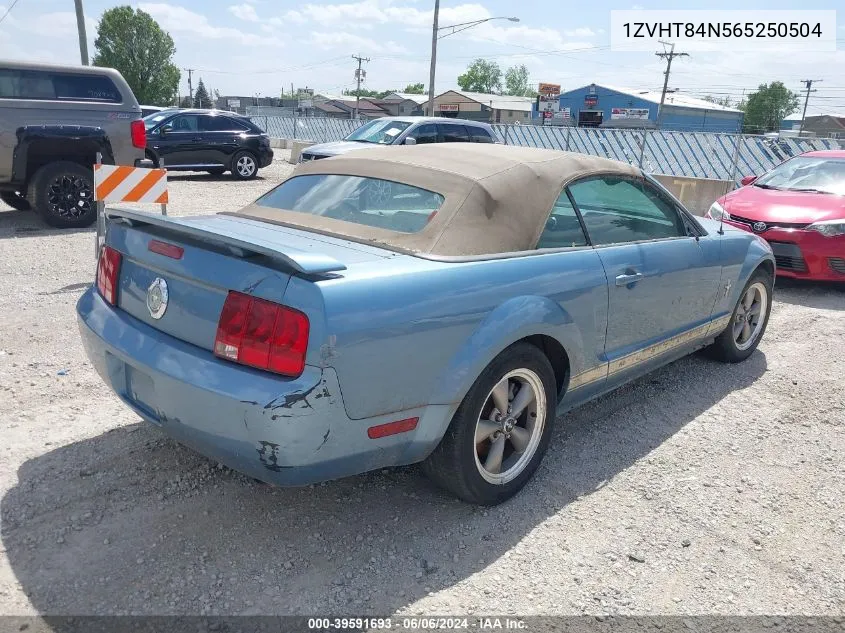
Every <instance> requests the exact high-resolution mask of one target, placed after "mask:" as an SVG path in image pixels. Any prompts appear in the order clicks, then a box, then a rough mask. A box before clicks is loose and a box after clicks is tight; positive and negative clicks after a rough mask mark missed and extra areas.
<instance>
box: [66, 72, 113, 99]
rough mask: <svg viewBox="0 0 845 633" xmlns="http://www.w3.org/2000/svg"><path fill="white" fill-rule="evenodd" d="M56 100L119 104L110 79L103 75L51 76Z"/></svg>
mask: <svg viewBox="0 0 845 633" xmlns="http://www.w3.org/2000/svg"><path fill="white" fill-rule="evenodd" d="M53 86H54V87H55V89H56V98H57V99H67V100H68V101H104V102H107V103H120V102H121V101H122V100H123V99H122V98H121V96H120V92H118V90H117V88H116V87H115V85H114V83H113V82H112V80H111V79H109V78H108V77H106V76H103V75H58V74H56V75H53Z"/></svg>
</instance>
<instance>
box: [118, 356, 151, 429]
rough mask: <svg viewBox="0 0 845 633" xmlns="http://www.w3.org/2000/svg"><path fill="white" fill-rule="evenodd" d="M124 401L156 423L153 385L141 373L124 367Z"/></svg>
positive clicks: (128, 366)
mask: <svg viewBox="0 0 845 633" xmlns="http://www.w3.org/2000/svg"><path fill="white" fill-rule="evenodd" d="M126 399H127V400H129V401H130V402H131V403H132V404H133V405H135V406H136V407H138V408H139V409H141V410H143V411H144V412H145V413H146V414H147V415H149V416H150V417H151V418H153V419H155V420H156V421H158V413H157V412H156V407H155V404H154V403H155V400H156V399H155V383H154V382H153V379H152V378H151V377H150V376H148V375H147V374H145V373H144V372H142V371H139V370H137V369H135V368H134V367H132V365H128V364H127V365H126Z"/></svg>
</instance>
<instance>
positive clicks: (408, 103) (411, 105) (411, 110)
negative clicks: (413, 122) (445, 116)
mask: <svg viewBox="0 0 845 633" xmlns="http://www.w3.org/2000/svg"><path fill="white" fill-rule="evenodd" d="M370 101H372V102H373V103H375V104H376V105H377V106H378V107H380V108H381V109H382V110H386V111H387V112H388V113H389V114H390V115H391V116H422V114H423V112H424V106H425V104H426V103H427V102H428V95H417V94H410V93H407V92H391V93H390V94H388V95H386V96H385V97H384V98H383V99H370Z"/></svg>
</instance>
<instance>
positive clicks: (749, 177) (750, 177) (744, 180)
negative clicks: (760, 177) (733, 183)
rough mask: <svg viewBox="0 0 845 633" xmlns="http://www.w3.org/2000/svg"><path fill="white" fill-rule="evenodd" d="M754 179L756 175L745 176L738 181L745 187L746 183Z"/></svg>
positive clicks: (748, 183)
mask: <svg viewBox="0 0 845 633" xmlns="http://www.w3.org/2000/svg"><path fill="white" fill-rule="evenodd" d="M755 180H757V176H746V177H745V178H743V179H742V180H740V181H739V182H740V184H741V185H742V186H743V187H745V186H747V185H750V184H751V183H752V182H754V181H755Z"/></svg>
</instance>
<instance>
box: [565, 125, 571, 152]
mask: <svg viewBox="0 0 845 633" xmlns="http://www.w3.org/2000/svg"><path fill="white" fill-rule="evenodd" d="M571 136H572V126H571V125H567V126H566V149H565V150H564V151H566V152H568V151H569V137H571Z"/></svg>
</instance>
